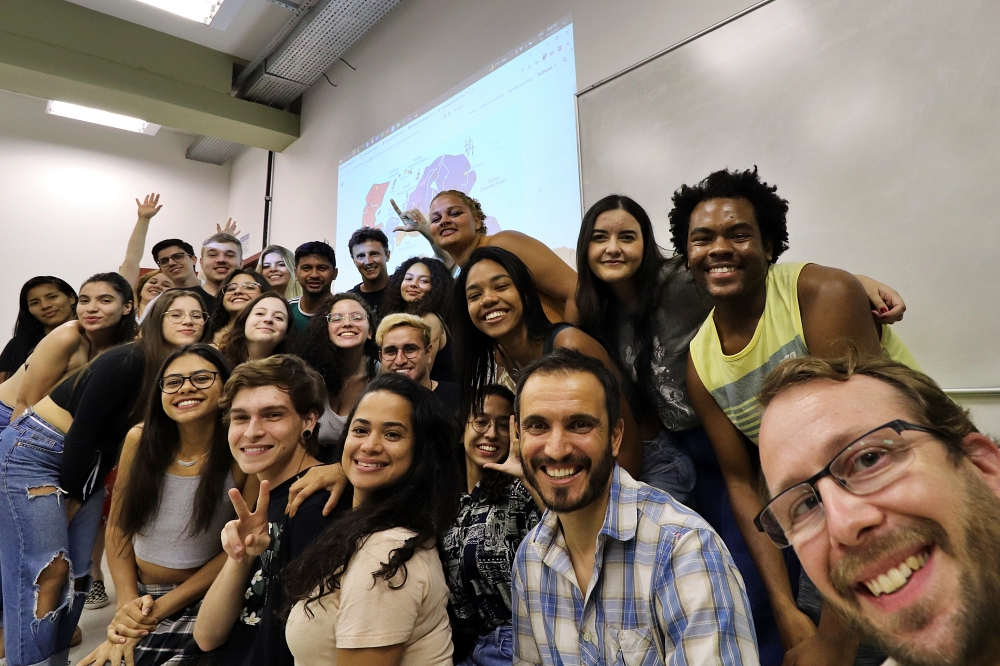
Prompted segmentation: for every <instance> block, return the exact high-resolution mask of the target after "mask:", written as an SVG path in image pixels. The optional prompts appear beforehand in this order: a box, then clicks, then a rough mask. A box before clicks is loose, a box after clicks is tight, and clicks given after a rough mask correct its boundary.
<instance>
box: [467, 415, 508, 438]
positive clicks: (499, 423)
mask: <svg viewBox="0 0 1000 666" xmlns="http://www.w3.org/2000/svg"><path fill="white" fill-rule="evenodd" d="M469 423H470V424H471V425H472V429H473V430H475V431H476V432H478V433H479V434H480V435H485V434H486V433H488V432H489V431H490V425H492V426H493V427H494V428H496V431H497V434H498V435H500V436H501V437H510V417H509V416H500V417H497V418H495V419H491V418H490V417H488V416H486V415H485V414H478V415H476V416H473V417H472V418H471V419H469Z"/></svg>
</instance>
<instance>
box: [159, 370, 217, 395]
mask: <svg viewBox="0 0 1000 666" xmlns="http://www.w3.org/2000/svg"><path fill="white" fill-rule="evenodd" d="M218 376H219V373H218V372H211V371H209V370H201V371H199V372H196V373H194V374H193V375H167V376H166V377H164V378H163V379H161V380H160V390H161V391H163V392H164V393H177V392H178V391H180V390H181V389H182V388H184V382H191V386H193V387H195V388H196V389H199V390H201V389H207V388H208V387H209V386H211V385H212V384H214V383H215V378H216V377H218Z"/></svg>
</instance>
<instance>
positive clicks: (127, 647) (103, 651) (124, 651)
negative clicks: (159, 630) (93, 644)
mask: <svg viewBox="0 0 1000 666" xmlns="http://www.w3.org/2000/svg"><path fill="white" fill-rule="evenodd" d="M123 640H124V639H123ZM138 643H139V639H137V638H129V639H127V640H124V642H123V643H116V642H112V641H110V640H108V641H104V642H103V643H101V644H100V645H98V646H97V648H96V649H95V650H94V651H93V652H91V653H90V654H88V655H87V656H86V657H84V658H83V659H81V660H80V661H78V662H76V666H104V664H106V663H108V662H111V663H112V664H114V666H119V665H120V664H121V663H122V662H123V661H124V662H125V666H134V664H135V661H134V657H133V649H134V648H135V646H136V645H137V644H138Z"/></svg>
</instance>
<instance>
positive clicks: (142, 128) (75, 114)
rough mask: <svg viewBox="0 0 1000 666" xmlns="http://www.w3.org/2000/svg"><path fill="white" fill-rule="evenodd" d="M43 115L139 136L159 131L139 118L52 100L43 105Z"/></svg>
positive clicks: (157, 126) (157, 127)
mask: <svg viewBox="0 0 1000 666" xmlns="http://www.w3.org/2000/svg"><path fill="white" fill-rule="evenodd" d="M45 113H51V114H52V115H54V116H63V117H65V118H74V119H76V120H83V121H85V122H88V123H97V124H98V125H107V126H108V127H117V128H118V129H123V130H128V131H129V132H139V133H141V134H156V132H157V130H159V129H160V126H159V125H154V124H152V123H147V122H146V121H145V120H140V119H139V118H130V117H129V116H123V115H120V114H117V113H111V112H109V111H101V110H100V109H91V108H89V107H86V106H79V105H77V104H70V103H69V102H57V101H56V100H54V99H53V100H49V103H48V104H46V105H45Z"/></svg>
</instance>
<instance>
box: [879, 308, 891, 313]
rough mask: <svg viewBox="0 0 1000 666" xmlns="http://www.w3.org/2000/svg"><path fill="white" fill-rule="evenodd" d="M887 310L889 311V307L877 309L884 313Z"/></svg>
mask: <svg viewBox="0 0 1000 666" xmlns="http://www.w3.org/2000/svg"><path fill="white" fill-rule="evenodd" d="M888 311H889V308H882V309H881V310H879V312H881V313H882V314H885V313H886V312H888Z"/></svg>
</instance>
